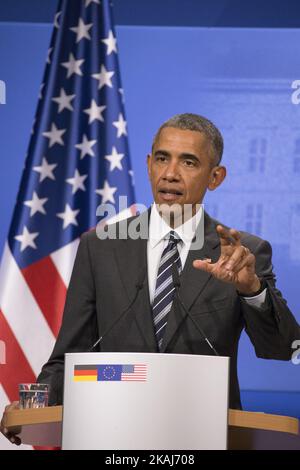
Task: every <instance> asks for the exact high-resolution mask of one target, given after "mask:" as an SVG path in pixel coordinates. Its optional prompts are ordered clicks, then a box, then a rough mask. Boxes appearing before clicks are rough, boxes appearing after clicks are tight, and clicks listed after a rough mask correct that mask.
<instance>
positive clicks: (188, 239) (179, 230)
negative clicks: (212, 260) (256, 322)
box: [147, 204, 266, 307]
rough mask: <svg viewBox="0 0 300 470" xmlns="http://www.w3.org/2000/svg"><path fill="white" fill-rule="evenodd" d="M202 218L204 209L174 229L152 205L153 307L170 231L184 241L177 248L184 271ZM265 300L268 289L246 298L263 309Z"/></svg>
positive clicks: (150, 280) (149, 252)
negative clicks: (160, 265)
mask: <svg viewBox="0 0 300 470" xmlns="http://www.w3.org/2000/svg"><path fill="white" fill-rule="evenodd" d="M201 217H203V209H202V207H200V209H199V210H198V211H197V212H196V214H195V215H194V216H193V217H192V218H190V219H189V220H187V221H186V222H185V223H184V224H182V225H180V226H178V227H176V228H174V229H173V228H172V227H170V226H169V225H168V224H167V223H166V222H165V220H164V219H163V218H162V217H161V216H160V215H159V213H158V210H157V207H156V204H152V208H151V214H150V226H149V240H148V243H147V262H148V284H149V296H150V302H151V305H152V303H153V300H154V295H155V286H156V278H157V272H158V268H159V263H160V259H161V255H162V252H163V251H164V249H165V247H166V246H167V244H168V242H169V236H168V235H169V233H170V231H171V230H173V231H174V232H175V233H176V234H177V236H178V237H179V238H180V239H181V240H182V242H181V243H178V245H177V247H178V252H179V256H180V260H181V265H182V269H183V268H184V265H185V262H186V259H187V256H188V252H189V249H190V246H191V243H192V240H193V238H194V235H195V231H196V228H197V225H198V224H199V222H200V220H201ZM195 269H196V268H195ZM265 298H266V289H264V291H263V292H261V293H260V294H258V295H256V296H255V297H249V298H248V297H244V299H245V300H246V302H247V303H249V304H250V305H252V306H255V307H261V306H262V304H263V303H264V301H265Z"/></svg>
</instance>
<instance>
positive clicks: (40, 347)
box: [0, 206, 135, 449]
mask: <svg viewBox="0 0 300 470" xmlns="http://www.w3.org/2000/svg"><path fill="white" fill-rule="evenodd" d="M134 214H135V206H132V207H131V208H130V209H129V210H127V211H122V213H120V214H118V216H119V217H118V218H117V217H116V218H114V221H117V219H121V218H126V217H131V216H132V215H134ZM78 244H79V239H76V240H74V241H73V242H71V243H69V244H68V245H66V246H64V247H63V248H61V249H59V250H57V251H55V252H53V253H52V254H51V255H49V256H47V257H45V258H43V259H42V260H40V261H38V262H36V263H33V264H32V265H30V266H28V267H27V268H24V269H20V268H19V266H18V265H17V263H16V261H15V259H14V257H13V255H12V253H11V251H10V248H9V246H8V244H6V245H5V248H4V253H3V257H2V261H1V267H0V340H1V341H4V343H5V350H6V363H5V364H0V414H1V412H2V410H4V407H5V406H6V405H7V404H8V403H11V402H12V401H15V400H18V384H19V383H26V382H29V383H34V382H35V381H36V377H37V375H38V374H39V373H40V371H41V368H42V366H43V364H45V362H47V360H48V358H49V356H50V354H51V351H52V349H53V346H54V343H55V339H56V337H57V335H58V332H59V328H60V324H61V319H62V313H63V308H64V303H65V298H66V292H67V287H68V285H69V282H70V278H71V273H72V269H73V264H74V260H75V256H76V252H77V248H78ZM2 441H3V439H1V440H0V449H1V448H2ZM4 442H5V441H4ZM7 443H8V441H7ZM7 443H6V445H7ZM8 446H9V448H11V447H12V446H11V444H9V443H8ZM27 448H28V446H27Z"/></svg>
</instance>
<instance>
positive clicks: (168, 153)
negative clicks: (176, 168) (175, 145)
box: [154, 149, 170, 157]
mask: <svg viewBox="0 0 300 470" xmlns="http://www.w3.org/2000/svg"><path fill="white" fill-rule="evenodd" d="M156 155H165V156H166V157H167V156H169V155H170V152H168V151H167V150H163V149H159V150H156V152H154V156H156Z"/></svg>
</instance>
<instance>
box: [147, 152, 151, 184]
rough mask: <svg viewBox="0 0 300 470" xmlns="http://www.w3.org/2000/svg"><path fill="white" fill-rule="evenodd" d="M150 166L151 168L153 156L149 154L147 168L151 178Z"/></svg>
mask: <svg viewBox="0 0 300 470" xmlns="http://www.w3.org/2000/svg"><path fill="white" fill-rule="evenodd" d="M150 166H151V154H150V153H148V155H147V168H148V176H149V178H150Z"/></svg>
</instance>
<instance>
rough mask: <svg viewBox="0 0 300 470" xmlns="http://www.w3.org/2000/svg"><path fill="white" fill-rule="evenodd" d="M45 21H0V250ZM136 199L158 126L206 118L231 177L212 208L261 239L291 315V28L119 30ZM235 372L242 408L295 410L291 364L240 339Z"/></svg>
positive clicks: (43, 47)
mask: <svg viewBox="0 0 300 470" xmlns="http://www.w3.org/2000/svg"><path fill="white" fill-rule="evenodd" d="M50 33H51V26H50V25H49V24H37V23H36V24H26V23H23V24H20V23H18V24H17V23H0V79H1V80H4V81H5V82H6V86H7V97H6V98H7V104H6V105H0V162H1V172H0V188H1V189H0V195H1V197H0V214H1V226H0V250H1V251H2V248H3V244H4V241H5V238H6V235H7V231H8V226H9V223H10V218H11V214H12V209H13V206H14V202H15V198H16V194H17V188H18V184H19V180H20V176H21V172H22V168H23V164H24V160H25V155H26V151H27V144H28V141H29V134H30V130H31V125H32V121H33V118H34V113H35V107H36V103H37V96H38V93H39V86H40V83H41V78H42V75H43V68H44V63H45V59H46V56H47V49H48V45H49V41H50ZM117 34H118V41H119V51H120V65H121V74H122V79H123V87H124V89H125V105H126V111H127V118H128V125H129V143H130V147H131V156H132V164H133V169H134V172H135V181H136V196H137V201H138V202H142V203H145V204H149V203H150V202H151V192H150V186H149V185H148V183H147V174H146V167H145V159H146V155H147V153H148V152H149V150H150V147H151V141H152V138H153V135H154V133H155V131H156V129H157V127H158V126H159V125H160V123H161V122H162V121H163V120H165V119H167V118H168V117H170V116H171V115H173V114H175V113H179V112H186V111H189V112H196V113H200V114H203V115H205V116H207V117H208V118H210V119H211V120H213V121H214V122H215V123H216V124H217V125H218V126H219V127H220V129H221V131H222V132H223V135H224V138H225V154H224V164H225V165H226V166H227V168H228V177H227V180H226V181H225V183H224V184H223V186H222V187H221V188H219V189H218V190H217V191H216V192H215V193H209V194H208V197H207V199H206V208H207V210H208V211H209V212H210V213H211V215H213V216H215V217H218V218H220V220H222V221H223V222H224V223H227V224H229V225H231V226H234V227H236V228H238V229H242V230H243V229H244V230H248V231H250V232H252V233H256V234H257V235H259V236H261V237H262V238H265V239H268V240H269V241H270V242H271V243H272V245H273V249H274V265H275V270H276V272H277V276H278V286H279V288H280V289H281V290H283V292H284V295H285V297H286V298H287V299H288V302H289V305H290V307H291V309H292V310H293V312H294V313H295V315H296V316H297V318H298V321H300V314H299V310H300V309H299V307H300V300H299V297H298V295H297V294H298V282H299V268H300V198H299V193H300V185H299V183H300V105H298V106H297V105H294V104H292V100H291V95H292V92H293V90H292V88H291V83H292V81H293V80H296V79H300V31H297V30H293V29H289V30H280V29H277V30H275V29H274V30H273V29H268V30H263V29H238V28H235V29H229V28H227V29H222V28H189V27H180V28H176V27H168V28H164V27H138V26H137V27H133V26H119V27H118V28H117ZM239 376H240V382H241V387H242V389H243V390H244V392H243V402H244V406H245V408H247V409H262V410H264V411H274V412H278V413H280V412H281V413H286V414H293V415H295V416H300V365H299V366H296V365H292V364H291V363H285V362H279V361H264V360H261V359H257V358H256V357H255V354H254V351H253V348H252V346H251V344H250V342H249V340H248V338H247V337H246V336H243V338H242V341H241V345H240V356H239Z"/></svg>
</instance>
